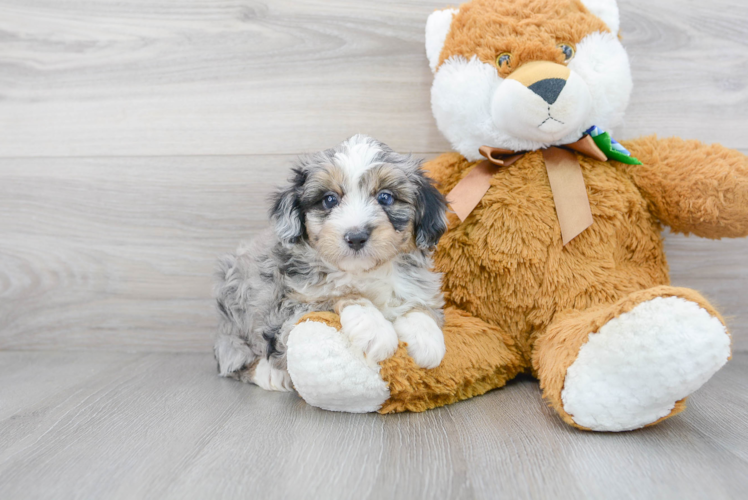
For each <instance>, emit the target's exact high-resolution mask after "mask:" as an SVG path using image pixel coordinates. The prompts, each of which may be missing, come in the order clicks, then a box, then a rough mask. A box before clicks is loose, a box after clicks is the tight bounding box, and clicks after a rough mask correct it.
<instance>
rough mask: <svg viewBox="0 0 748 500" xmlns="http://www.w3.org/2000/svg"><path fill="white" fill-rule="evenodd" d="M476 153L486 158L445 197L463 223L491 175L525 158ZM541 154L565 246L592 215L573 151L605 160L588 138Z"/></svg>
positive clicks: (486, 149) (484, 148) (502, 151)
mask: <svg viewBox="0 0 748 500" xmlns="http://www.w3.org/2000/svg"><path fill="white" fill-rule="evenodd" d="M570 150H571V151H570ZM479 151H480V154H481V155H482V156H485V157H486V159H485V160H483V161H482V162H480V163H479V164H477V165H476V166H475V167H474V168H473V169H472V170H471V171H470V172H468V174H467V175H466V176H465V177H464V178H463V179H462V180H461V181H460V182H458V183H457V185H456V186H455V187H454V189H452V191H450V192H449V194H448V195H447V201H448V202H449V205H450V206H451V207H452V210H454V212H455V213H456V214H457V217H459V218H460V220H461V221H463V222H464V221H465V219H467V217H468V215H470V212H472V211H473V209H474V208H475V207H476V206H477V205H478V203H479V202H480V200H481V198H483V195H485V194H486V191H488V188H489V187H491V178H492V177H493V176H494V174H496V172H498V171H499V169H500V168H501V167H508V166H509V165H511V164H512V163H514V162H516V161H517V160H519V159H520V158H522V157H523V156H524V155H525V153H524V152H516V151H511V150H508V149H501V148H492V147H490V146H481V147H480V149H479ZM542 151H543V159H544V160H545V168H546V171H547V172H548V180H549V181H550V184H551V192H552V193H553V201H554V203H555V205H556V215H557V216H558V223H559V225H560V226H561V238H562V239H563V244H564V245H566V244H567V243H569V242H570V241H571V240H572V239H574V237H576V236H577V235H579V233H581V232H582V231H584V230H585V229H587V228H588V227H590V226H591V225H592V212H591V211H590V202H589V199H588V198H587V188H586V187H585V185H584V178H583V177H582V167H581V166H580V165H579V160H577V157H576V155H575V154H574V153H573V152H572V151H577V152H579V153H582V154H584V155H586V156H589V157H591V158H595V159H596V160H600V161H607V160H608V157H607V156H605V154H604V153H603V152H602V151H600V148H598V147H597V144H595V141H593V140H592V137H590V136H589V135H585V136H584V137H582V138H581V139H580V140H578V141H577V142H574V143H572V144H566V145H565V146H563V148H561V147H550V148H547V149H543V150H542Z"/></svg>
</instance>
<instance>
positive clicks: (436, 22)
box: [426, 9, 457, 72]
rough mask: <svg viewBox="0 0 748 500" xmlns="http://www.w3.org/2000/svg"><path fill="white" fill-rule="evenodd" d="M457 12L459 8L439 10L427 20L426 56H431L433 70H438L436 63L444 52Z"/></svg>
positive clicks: (430, 61)
mask: <svg viewBox="0 0 748 500" xmlns="http://www.w3.org/2000/svg"><path fill="white" fill-rule="evenodd" d="M455 14H457V9H444V10H437V11H435V12H434V13H433V14H431V15H430V16H429V19H428V21H426V57H428V58H429V66H430V67H431V71H432V72H435V71H436V65H437V64H439V55H440V54H441V53H442V47H444V40H446V39H447V34H448V33H449V26H450V25H451V24H452V17H453V16H454V15H455Z"/></svg>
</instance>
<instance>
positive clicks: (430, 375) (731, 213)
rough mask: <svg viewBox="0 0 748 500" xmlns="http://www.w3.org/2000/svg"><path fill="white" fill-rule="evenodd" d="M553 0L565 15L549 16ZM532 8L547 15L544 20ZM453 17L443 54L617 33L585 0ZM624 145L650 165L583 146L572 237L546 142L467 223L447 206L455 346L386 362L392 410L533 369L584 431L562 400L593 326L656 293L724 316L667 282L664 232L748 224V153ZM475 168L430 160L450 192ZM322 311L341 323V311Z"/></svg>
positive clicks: (474, 390) (519, 2) (545, 54)
mask: <svg viewBox="0 0 748 500" xmlns="http://www.w3.org/2000/svg"><path fill="white" fill-rule="evenodd" d="M536 4H538V5H540V4H542V6H543V8H542V9H540V8H537V9H536V8H535V7H537V5H536ZM553 5H558V7H557V10H559V12H558V13H557V14H556V15H550V16H549V15H548V8H556V7H553ZM549 6H550V7H549ZM528 11H530V12H536V11H537V12H543V15H542V16H540V17H538V18H537V19H535V18H534V17H533V16H532V15H528ZM561 11H563V12H561ZM495 17H503V18H512V17H516V18H517V19H524V20H523V21H517V22H516V23H512V22H511V20H509V21H508V20H507V19H502V20H501V22H498V21H497V19H494V18H495ZM525 18H528V19H525ZM453 23H456V24H453V28H452V29H451V30H450V33H449V35H448V36H447V39H446V41H445V45H444V49H443V51H442V53H441V61H442V62H443V61H444V60H445V59H446V58H448V57H450V56H453V55H455V54H460V55H464V56H465V57H466V58H470V57H471V56H472V55H477V56H478V57H479V58H480V59H481V60H482V61H484V62H486V63H488V64H493V63H494V60H495V58H496V55H497V53H499V52H501V51H505V50H511V51H512V54H513V59H512V61H514V63H515V64H519V63H521V62H522V61H526V60H549V61H555V62H562V61H560V60H559V58H562V57H563V56H562V55H561V53H560V52H559V51H558V49H557V48H556V44H557V43H559V42H564V41H568V42H572V43H575V42H578V41H579V40H580V39H581V38H583V37H584V36H585V35H586V34H587V33H590V32H592V31H602V30H607V28H606V26H605V25H604V24H602V22H601V21H600V20H599V19H598V18H597V17H595V16H593V15H591V14H590V13H589V12H587V10H586V9H585V8H584V7H583V6H582V5H581V4H580V3H579V2H578V1H576V0H573V1H572V2H571V3H564V2H557V3H554V2H552V1H551V0H516V1H515V0H501V1H500V2H498V1H496V0H473V1H472V2H471V3H469V4H465V5H463V6H462V7H461V8H460V13H459V14H458V15H456V16H455V19H454V21H453ZM549 25H550V27H549ZM496 26H501V27H503V28H502V29H503V31H501V32H496V29H497V28H495V27H496ZM507 26H509V28H507ZM515 68H516V66H515ZM500 71H503V70H501V69H500ZM508 71H510V70H508ZM502 76H505V75H502ZM623 145H624V147H626V148H627V149H628V150H629V151H630V152H631V154H632V155H633V156H634V157H636V158H638V159H639V160H640V161H641V162H642V165H626V164H623V163H619V162H616V161H606V162H603V161H598V160H594V159H591V158H589V157H587V156H583V155H580V154H577V157H578V159H579V163H580V165H581V168H582V173H583V177H584V182H585V185H586V189H587V195H588V198H589V202H590V207H591V210H592V215H593V218H594V223H593V225H592V226H591V227H589V228H588V229H586V230H585V231H583V232H582V233H581V234H580V235H579V236H577V237H576V238H575V239H573V240H572V241H571V242H570V243H569V244H568V245H566V246H563V245H562V239H561V232H560V228H559V225H558V222H557V217H556V211H555V207H554V200H553V195H552V193H551V188H550V184H549V181H548V174H547V172H546V166H545V164H544V161H543V156H542V153H541V152H540V151H534V152H529V153H527V154H525V156H524V157H522V158H521V159H520V160H518V161H517V162H516V163H514V164H512V165H511V166H509V167H504V168H501V169H499V171H498V173H497V174H496V175H494V176H493V178H492V179H491V187H490V188H489V190H488V192H487V193H486V194H485V196H484V197H483V198H482V200H481V202H480V203H479V204H478V206H477V207H476V208H475V209H474V210H473V212H472V213H471V214H470V216H469V217H468V218H467V219H466V220H465V221H464V222H460V221H459V219H458V218H457V216H456V215H455V214H449V229H448V231H447V233H446V234H445V235H444V236H443V237H442V239H441V241H440V243H439V246H438V248H437V251H436V254H435V264H436V268H437V269H438V270H439V271H441V272H442V273H444V284H443V290H444V294H445V299H446V303H447V306H446V310H445V326H444V338H445V343H446V347H447V353H446V357H445V358H444V361H443V362H442V364H441V366H439V367H438V368H436V369H432V370H425V369H421V368H419V367H418V366H416V364H415V363H414V362H413V360H412V359H411V358H410V357H409V356H408V354H407V350H406V348H405V346H404V345H402V344H401V345H400V348H399V350H398V351H397V353H396V354H395V356H394V357H392V358H391V359H388V360H386V361H384V362H382V363H381V372H380V374H381V376H382V378H383V379H384V381H385V382H387V383H388V384H389V389H390V399H389V400H387V401H386V402H385V403H384V405H383V406H382V408H381V409H380V412H381V413H390V412H399V411H405V410H410V411H423V410H426V409H428V408H433V407H436V406H440V405H444V404H448V403H452V402H455V401H459V400H462V399H466V398H469V397H471V396H475V395H478V394H482V393H485V392H486V391H488V390H490V389H493V388H496V387H501V386H503V385H504V384H506V382H507V381H508V380H510V379H511V378H513V377H515V376H516V375H517V374H519V373H523V372H525V373H530V374H532V375H533V376H535V377H537V378H538V379H539V380H540V385H541V387H542V389H543V395H544V397H545V398H546V400H547V401H548V402H549V404H550V405H551V406H552V407H553V408H554V409H555V410H556V411H557V412H558V413H559V415H560V416H561V417H562V418H563V419H564V420H565V421H566V422H568V423H569V424H571V425H575V426H577V427H580V428H583V427H581V426H580V425H578V424H576V423H575V422H574V421H573V419H572V417H571V416H570V415H569V414H567V413H566V411H564V407H563V402H562V399H561V391H562V389H563V387H564V377H565V376H566V373H567V369H568V368H569V366H571V364H572V363H573V362H574V360H575V359H576V358H577V356H578V353H579V351H580V347H581V346H582V345H583V344H584V343H585V342H587V340H588V338H589V336H590V334H591V333H593V332H597V331H598V330H599V329H600V327H601V326H602V325H604V324H606V323H607V322H609V321H610V320H611V319H613V318H616V317H618V316H619V315H621V314H623V313H625V312H628V311H631V310H632V309H633V308H634V307H635V306H637V305H638V304H641V303H643V302H645V301H648V300H651V299H654V298H657V297H681V298H683V299H686V300H688V301H691V302H694V303H696V304H698V305H699V306H700V307H701V308H703V309H704V310H706V311H707V312H708V313H710V314H711V315H712V316H714V317H716V318H718V319H719V320H720V321H722V323H723V324H724V321H723V320H722V318H721V317H720V316H719V314H718V313H717V311H716V310H715V309H714V308H713V307H712V306H711V305H710V304H709V302H707V300H706V299H705V298H703V297H702V296H701V295H699V294H698V293H697V292H695V291H693V290H689V289H685V288H674V287H671V286H669V285H670V279H669V276H668V266H667V261H666V259H665V254H664V250H663V241H662V237H661V234H660V233H661V230H662V225H667V226H670V227H671V228H672V230H673V231H675V232H681V233H686V234H688V233H693V234H695V235H698V236H702V237H706V238H721V237H740V236H746V235H748V159H746V157H745V156H744V155H742V154H740V153H738V152H736V151H733V150H729V149H727V148H724V147H722V146H719V145H704V144H701V143H699V142H697V141H684V140H682V139H677V138H673V139H665V140H660V139H657V138H656V137H654V136H651V137H644V138H641V139H638V140H633V141H624V142H623ZM474 166H475V163H471V162H469V161H468V160H466V159H465V158H464V157H463V156H462V155H460V154H458V153H447V154H444V155H442V156H440V157H438V158H436V159H435V160H433V161H431V162H429V163H428V164H427V169H428V170H429V171H430V174H431V176H432V177H433V178H434V179H435V180H436V181H437V182H438V183H439V186H440V189H441V190H442V192H444V193H448V192H449V191H450V190H451V189H452V188H453V187H454V186H455V185H456V184H457V182H458V181H459V180H460V179H462V178H463V177H464V176H465V175H466V174H467V173H468V172H469V171H470V170H471V169H472V168H473V167H474ZM315 319H316V320H317V321H323V322H326V323H327V324H330V325H333V326H335V327H337V328H339V323H338V322H337V319H336V318H335V317H334V315H333V316H329V317H327V316H326V317H325V318H321V317H320V318H315ZM684 407H685V404H684V401H683V400H681V401H678V402H676V403H675V406H674V408H673V409H672V411H671V412H670V415H668V416H666V417H664V418H667V417H669V416H672V415H674V414H676V413H678V412H680V411H681V410H682V409H683V408H684Z"/></svg>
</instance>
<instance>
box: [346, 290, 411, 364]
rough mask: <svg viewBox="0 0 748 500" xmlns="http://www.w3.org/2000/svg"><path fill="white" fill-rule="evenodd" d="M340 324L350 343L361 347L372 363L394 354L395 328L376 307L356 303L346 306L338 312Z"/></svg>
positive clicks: (395, 342)
mask: <svg viewBox="0 0 748 500" xmlns="http://www.w3.org/2000/svg"><path fill="white" fill-rule="evenodd" d="M340 324H341V325H343V333H344V334H345V335H346V336H347V337H348V339H349V340H350V342H351V344H352V345H353V346H355V347H358V348H359V349H361V350H362V351H363V352H364V354H365V355H366V359H368V360H370V361H371V362H372V363H379V362H380V361H384V360H385V359H387V358H389V357H391V356H392V355H393V354H395V351H396V350H397V334H396V333H395V328H394V327H393V326H392V323H390V322H389V321H387V319H386V318H385V317H384V316H383V315H382V313H381V312H380V311H379V310H378V309H376V308H374V307H371V306H362V305H358V304H353V305H350V306H347V307H345V308H344V309H343V310H342V311H341V313H340Z"/></svg>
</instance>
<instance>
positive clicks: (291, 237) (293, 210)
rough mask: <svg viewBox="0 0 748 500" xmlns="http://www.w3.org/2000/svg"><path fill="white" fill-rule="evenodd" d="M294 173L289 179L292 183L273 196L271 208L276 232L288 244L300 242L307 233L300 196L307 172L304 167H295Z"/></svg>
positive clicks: (271, 217)
mask: <svg viewBox="0 0 748 500" xmlns="http://www.w3.org/2000/svg"><path fill="white" fill-rule="evenodd" d="M293 173H294V175H293V176H292V177H291V178H290V179H289V181H290V185H289V186H287V187H286V188H285V189H281V190H280V191H278V192H277V193H275V195H274V196H273V198H272V202H273V205H272V208H271V209H270V220H271V221H272V223H273V225H274V227H275V233H276V234H277V235H278V238H279V239H280V240H281V242H282V243H283V244H284V245H286V246H289V245H294V244H296V243H298V242H299V240H300V239H301V238H303V237H304V235H305V234H306V228H305V226H304V213H303V211H302V209H301V200H300V198H301V193H302V190H303V188H304V183H305V182H306V178H307V173H306V171H305V170H304V169H303V168H295V169H293Z"/></svg>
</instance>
